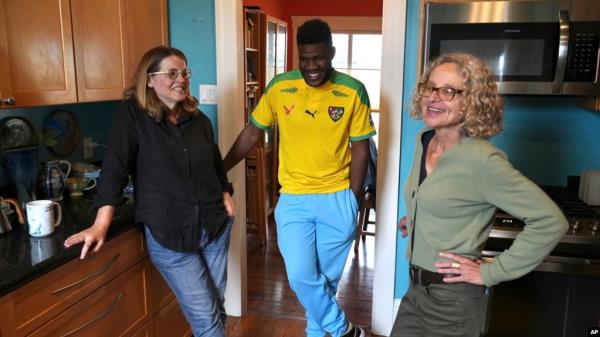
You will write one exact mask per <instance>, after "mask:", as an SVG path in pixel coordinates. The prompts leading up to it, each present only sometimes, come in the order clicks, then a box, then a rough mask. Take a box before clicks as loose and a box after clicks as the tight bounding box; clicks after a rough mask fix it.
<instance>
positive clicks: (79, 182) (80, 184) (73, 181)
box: [67, 177, 96, 197]
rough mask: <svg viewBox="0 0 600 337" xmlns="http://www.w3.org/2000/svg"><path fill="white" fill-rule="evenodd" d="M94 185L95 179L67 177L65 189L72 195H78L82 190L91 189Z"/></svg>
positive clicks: (81, 193) (80, 194)
mask: <svg viewBox="0 0 600 337" xmlns="http://www.w3.org/2000/svg"><path fill="white" fill-rule="evenodd" d="M94 187H96V179H87V178H83V177H69V178H68V179H67V190H69V195H70V196H72V197H80V196H82V195H83V191H88V190H91V189H92V188H94Z"/></svg>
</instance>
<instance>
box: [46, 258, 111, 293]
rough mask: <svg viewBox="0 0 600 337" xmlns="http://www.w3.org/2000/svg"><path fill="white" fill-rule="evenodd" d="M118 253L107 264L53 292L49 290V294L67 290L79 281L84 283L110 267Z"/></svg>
mask: <svg viewBox="0 0 600 337" xmlns="http://www.w3.org/2000/svg"><path fill="white" fill-rule="evenodd" d="M119 255H121V253H117V254H115V256H113V258H112V259H111V260H110V261H108V263H107V264H105V265H104V266H103V267H101V268H100V269H98V270H97V271H95V272H93V273H91V274H89V275H87V276H85V277H84V278H82V279H81V280H79V281H75V282H73V283H71V284H69V285H66V286H64V287H62V288H58V289H56V290H54V291H53V292H51V294H52V295H56V294H58V293H60V292H63V291H65V290H67V289H70V288H73V287H75V286H77V285H79V284H81V283H84V282H86V281H87V280H89V279H91V278H93V277H96V276H98V275H101V274H104V273H106V271H107V270H109V269H110V266H111V265H112V264H113V263H114V262H115V261H116V260H117V259H118V258H119Z"/></svg>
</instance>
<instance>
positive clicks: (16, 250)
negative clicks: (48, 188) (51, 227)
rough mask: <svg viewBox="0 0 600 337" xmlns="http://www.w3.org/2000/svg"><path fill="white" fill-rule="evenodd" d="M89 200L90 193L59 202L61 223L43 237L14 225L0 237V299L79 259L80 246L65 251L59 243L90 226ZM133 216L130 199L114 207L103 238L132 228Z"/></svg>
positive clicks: (93, 212)
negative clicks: (112, 216) (111, 220)
mask: <svg viewBox="0 0 600 337" xmlns="http://www.w3.org/2000/svg"><path fill="white" fill-rule="evenodd" d="M92 198H93V195H90V194H86V195H85V196H84V197H79V198H69V197H65V199H64V200H63V201H61V202H60V203H61V205H62V206H63V216H62V220H61V223H60V225H59V226H58V227H57V228H56V230H55V231H54V233H52V234H50V235H48V236H46V237H41V238H36V237H32V236H30V235H29V233H28V232H27V225H19V226H14V227H15V229H14V230H13V231H11V232H8V233H5V234H0V296H4V295H5V294H7V293H8V292H10V291H12V290H14V289H16V288H18V287H19V286H21V285H23V284H25V283H27V282H29V281H31V280H33V279H35V278H37V277H39V276H41V275H43V274H45V273H47V272H49V271H52V270H54V269H56V268H57V267H60V266H61V265H63V264H65V263H67V262H69V261H71V260H72V259H74V258H77V257H79V254H80V252H81V247H82V245H81V244H79V245H76V246H74V247H71V248H69V249H67V248H65V247H64V246H63V243H64V241H65V239H66V238H67V237H69V236H70V235H72V234H74V233H77V232H79V231H81V230H83V229H85V228H87V227H89V226H90V225H91V224H92V223H93V221H94V219H95V217H96V211H95V209H94V207H93V205H92V201H91V200H92ZM133 214H134V202H133V199H127V201H126V202H125V203H124V204H122V205H121V206H119V207H118V208H117V210H116V212H115V217H114V218H113V222H112V224H111V226H110V229H109V232H108V235H107V236H108V237H107V239H108V240H110V239H111V238H113V237H115V236H116V235H118V234H119V233H122V232H123V231H125V230H127V229H129V228H131V227H133V226H134V222H133ZM17 225H18V223H17Z"/></svg>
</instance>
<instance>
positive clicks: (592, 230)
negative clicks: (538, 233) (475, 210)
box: [490, 186, 600, 247]
mask: <svg viewBox="0 0 600 337" xmlns="http://www.w3.org/2000/svg"><path fill="white" fill-rule="evenodd" d="M542 189H543V190H544V191H545V192H546V193H547V194H548V195H549V196H550V198H552V200H554V202H556V204H557V205H558V206H559V207H560V209H561V210H562V211H563V213H564V215H565V217H566V218H567V220H568V221H569V230H568V231H567V233H566V234H565V235H564V236H563V238H562V239H561V241H560V242H561V243H570V244H584V245H598V246H599V247H600V208H593V207H591V206H588V205H587V204H585V203H584V202H583V201H581V200H579V198H578V197H577V194H576V193H573V192H571V191H569V190H567V189H566V188H565V187H556V186H544V187H542ZM524 226H525V223H524V222H523V221H521V220H519V219H517V218H515V217H513V216H512V215H510V214H508V213H506V212H504V211H502V210H498V211H497V212H496V217H495V219H494V222H493V224H492V232H491V233H490V238H500V239H514V238H515V237H516V236H517V235H518V234H519V233H520V232H521V231H522V230H523V227H524Z"/></svg>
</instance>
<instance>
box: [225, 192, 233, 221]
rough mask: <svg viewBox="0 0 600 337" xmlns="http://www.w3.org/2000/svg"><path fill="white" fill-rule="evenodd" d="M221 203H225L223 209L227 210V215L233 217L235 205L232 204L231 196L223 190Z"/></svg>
mask: <svg viewBox="0 0 600 337" xmlns="http://www.w3.org/2000/svg"><path fill="white" fill-rule="evenodd" d="M223 204H224V205H225V210H226V211H227V216H228V217H230V218H233V216H234V215H235V207H234V204H233V198H232V197H231V194H229V192H223Z"/></svg>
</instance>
